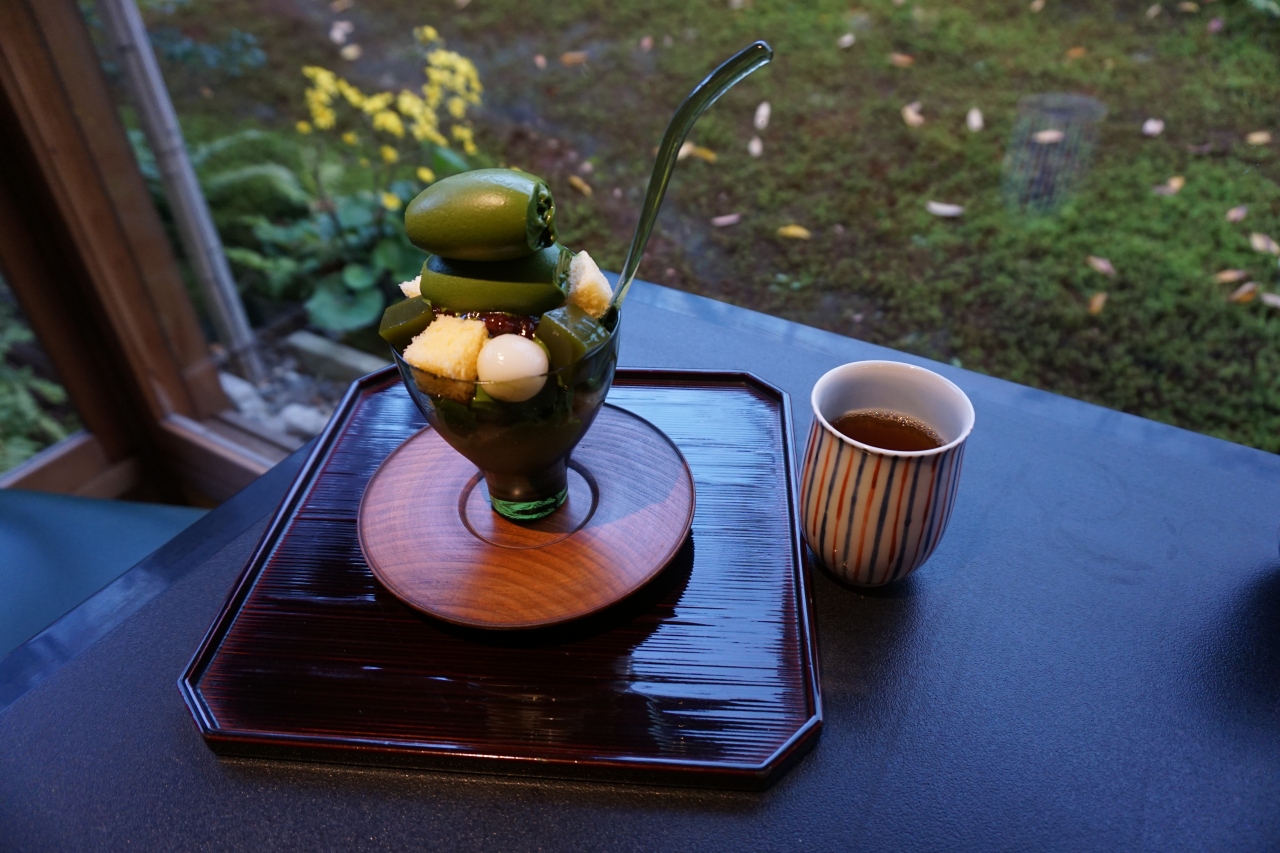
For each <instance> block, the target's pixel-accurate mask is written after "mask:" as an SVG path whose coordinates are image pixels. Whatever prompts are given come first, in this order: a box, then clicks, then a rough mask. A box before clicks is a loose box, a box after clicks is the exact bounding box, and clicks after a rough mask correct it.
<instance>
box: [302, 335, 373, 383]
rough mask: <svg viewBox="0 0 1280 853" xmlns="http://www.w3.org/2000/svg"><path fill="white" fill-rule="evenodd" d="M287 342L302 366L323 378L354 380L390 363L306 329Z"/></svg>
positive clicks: (342, 380)
mask: <svg viewBox="0 0 1280 853" xmlns="http://www.w3.org/2000/svg"><path fill="white" fill-rule="evenodd" d="M284 342H285V346H287V347H288V348H289V352H290V353H292V354H293V357H294V358H296V359H297V360H298V364H299V365H301V366H302V367H303V368H305V369H306V371H307V372H308V373H310V374H311V375H313V376H318V377H320V378H322V379H334V380H337V381H339V382H354V381H356V380H357V379H359V378H360V377H362V376H365V375H367V374H369V373H373V372H374V371H375V370H381V369H382V368H384V367H386V366H387V365H388V364H390V361H389V360H387V359H385V358H378V357H377V356H376V355H370V354H369V353H367V352H363V351H361V350H358V349H355V348H353V347H349V346H347V345H346V344H340V343H338V342H337V341H331V340H329V339H328V338H326V337H322V336H320V335H317V334H315V333H314V332H308V331H306V330H302V331H298V332H294V333H293V334H291V335H289V337H287V338H285V340H284Z"/></svg>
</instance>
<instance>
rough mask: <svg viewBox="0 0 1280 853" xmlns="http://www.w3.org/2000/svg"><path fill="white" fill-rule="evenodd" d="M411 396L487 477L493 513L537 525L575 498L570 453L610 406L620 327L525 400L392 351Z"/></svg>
mask: <svg viewBox="0 0 1280 853" xmlns="http://www.w3.org/2000/svg"><path fill="white" fill-rule="evenodd" d="M392 353H393V355H394V357H395V361H396V366H397V367H399V368H400V376H401V378H402V379H403V380H404V384H405V387H406V388H407V389H408V391H409V396H410V397H411V398H413V401H414V403H415V404H417V406H418V408H419V409H420V410H421V411H422V413H423V415H424V416H426V419H427V422H428V423H430V424H431V426H432V428H433V429H435V430H436V431H437V432H438V433H439V434H440V436H441V437H442V438H443V439H444V440H445V441H446V442H448V444H449V445H450V446H451V447H452V448H453V449H454V450H456V451H458V452H459V453H461V454H462V455H463V456H464V457H466V458H467V459H468V460H470V461H471V462H472V463H473V464H474V465H475V466H476V467H477V468H479V469H480V473H481V474H483V475H484V480H485V485H486V487H487V488H488V491H489V502H490V504H491V505H492V507H493V509H494V511H495V512H497V513H498V514H499V515H501V516H502V517H504V518H507V519H510V520H512V521H534V520H537V519H539V518H544V517H545V516H548V515H550V514H551V513H553V512H555V511H556V510H557V509H558V508H559V507H560V505H561V504H563V503H564V501H565V498H566V497H567V496H568V493H569V483H568V462H569V454H570V453H572V452H573V449H574V447H576V446H577V444H578V442H579V441H581V440H582V436H583V435H585V434H586V432H587V430H588V429H589V428H590V427H591V423H592V422H593V421H594V420H595V418H596V415H597V414H598V413H599V412H600V407H601V406H602V405H604V399H605V397H606V396H607V395H608V393H609V387H610V385H611V384H612V383H613V373H614V369H615V368H616V366H617V363H618V329H617V328H616V327H615V328H614V329H613V331H612V333H611V334H610V335H609V338H608V340H606V341H605V342H604V343H603V344H601V345H600V346H598V347H597V348H596V349H594V350H592V351H591V352H589V353H587V354H585V355H584V356H583V357H582V358H579V359H578V360H577V361H575V362H574V363H573V364H571V365H568V366H567V367H562V368H560V369H557V370H552V371H549V372H548V373H545V374H543V375H542V376H540V377H532V378H530V379H521V380H515V381H517V382H533V383H535V384H536V383H537V381H538V380H541V387H540V389H539V390H538V391H537V393H535V394H533V396H532V397H530V398H529V399H527V400H524V401H522V402H518V403H513V402H504V401H502V400H500V399H498V398H499V397H501V396H511V395H508V394H502V393H501V390H502V389H495V388H494V387H493V386H498V385H507V384H509V383H497V382H480V381H468V380H459V379H450V378H447V377H443V376H437V375H435V374H432V373H429V372H427V371H425V370H420V369H419V368H417V367H414V366H413V365H411V364H409V363H408V362H406V361H405V360H404V359H403V358H402V357H401V356H400V353H398V352H396V351H395V348H394V347H393V348H392ZM493 390H497V391H499V393H497V394H491V393H489V392H490V391H493Z"/></svg>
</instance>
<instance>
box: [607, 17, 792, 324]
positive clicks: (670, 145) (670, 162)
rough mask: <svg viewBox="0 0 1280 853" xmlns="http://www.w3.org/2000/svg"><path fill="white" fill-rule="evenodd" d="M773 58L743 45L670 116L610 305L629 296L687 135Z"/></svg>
mask: <svg viewBox="0 0 1280 853" xmlns="http://www.w3.org/2000/svg"><path fill="white" fill-rule="evenodd" d="M771 59H773V48H771V47H769V45H767V44H766V43H764V42H762V41H758V42H756V43H755V44H752V45H750V46H749V47H747V48H744V49H743V50H741V51H739V52H738V53H736V54H734V55H733V56H732V57H731V58H730V59H729V60H727V61H726V62H725V63H724V64H723V65H721V66H720V67H719V68H717V69H716V70H715V71H712V72H711V74H710V75H709V76H708V77H707V79H705V80H703V81H702V82H701V83H699V84H698V85H697V86H695V87H694V89H693V91H692V92H690V93H689V96H688V97H687V98H685V99H684V103H682V104H681V105H680V108H679V109H678V110H676V114H675V115H674V116H672V117H671V123H670V124H668V125H667V131H666V133H664V134H662V144H660V145H659V146H658V157H657V159H656V160H655V161H654V163H653V174H652V175H650V176H649V188H648V189H647V190H646V191H645V194H644V207H642V208H641V209H640V221H639V222H637V223H636V230H635V233H634V234H632V235H631V248H630V249H628V250H627V259H626V260H625V261H623V263H622V274H621V275H620V276H619V277H618V287H617V289H616V291H615V292H614V295H613V301H612V303H611V305H610V307H611V308H613V309H617V308H620V307H621V306H622V300H624V299H626V298H627V291H628V290H629V289H630V288H631V280H632V279H634V278H635V277H636V271H637V270H638V269H639V268H640V258H641V257H642V256H643V255H644V247H645V245H646V244H647V243H648V242H649V233H650V232H651V231H653V223H654V221H655V220H657V218H658V208H660V207H662V198H663V196H665V195H666V194H667V184H669V183H671V172H672V171H673V170H674V169H675V167H676V155H677V154H679V153H680V146H681V144H682V143H683V142H684V138H685V137H686V136H688V135H689V131H690V130H692V129H693V125H694V123H695V122H697V120H698V117H699V116H701V115H702V114H703V113H704V112H706V111H707V108H708V107H710V106H711V105H712V104H714V103H715V102H716V101H717V100H719V98H720V96H721V95H723V94H724V93H725V92H727V91H729V90H730V89H731V88H733V85H734V84H735V83H737V82H738V81H739V80H741V79H742V78H744V77H746V76H747V75H749V74H750V73H751V72H753V71H755V70H756V69H757V68H760V67H761V66H764V65H767V64H768V63H769V60H771Z"/></svg>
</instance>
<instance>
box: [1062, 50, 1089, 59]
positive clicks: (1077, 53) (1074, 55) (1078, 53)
mask: <svg viewBox="0 0 1280 853" xmlns="http://www.w3.org/2000/svg"><path fill="white" fill-rule="evenodd" d="M1088 52H1089V51H1088V50H1087V49H1086V48H1083V47H1073V48H1071V49H1070V50H1068V51H1067V59H1080V58H1082V57H1083V56H1084V55H1085V54H1086V53H1088Z"/></svg>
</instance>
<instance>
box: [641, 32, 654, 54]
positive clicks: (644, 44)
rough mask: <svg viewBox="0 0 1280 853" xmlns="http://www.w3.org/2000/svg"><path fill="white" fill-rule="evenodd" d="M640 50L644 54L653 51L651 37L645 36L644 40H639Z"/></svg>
mask: <svg viewBox="0 0 1280 853" xmlns="http://www.w3.org/2000/svg"><path fill="white" fill-rule="evenodd" d="M640 49H641V50H643V51H644V52H645V53H648V52H649V51H651V50H653V36H645V37H644V38H642V39H640Z"/></svg>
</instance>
